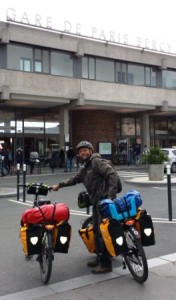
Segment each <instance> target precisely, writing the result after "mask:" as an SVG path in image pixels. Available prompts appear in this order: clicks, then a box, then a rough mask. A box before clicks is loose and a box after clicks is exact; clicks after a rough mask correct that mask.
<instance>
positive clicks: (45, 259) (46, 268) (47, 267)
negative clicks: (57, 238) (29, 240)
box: [38, 231, 53, 284]
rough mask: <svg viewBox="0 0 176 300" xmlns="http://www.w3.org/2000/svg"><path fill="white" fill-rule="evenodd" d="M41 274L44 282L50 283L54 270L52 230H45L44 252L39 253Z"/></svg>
mask: <svg viewBox="0 0 176 300" xmlns="http://www.w3.org/2000/svg"><path fill="white" fill-rule="evenodd" d="M38 260H39V265H40V275H41V280H42V282H43V283H45V284H46V283H48V281H49V280H50V277H51V272H52V261H53V249H52V231H45V232H44V236H43V240H42V253H40V254H39V259H38Z"/></svg>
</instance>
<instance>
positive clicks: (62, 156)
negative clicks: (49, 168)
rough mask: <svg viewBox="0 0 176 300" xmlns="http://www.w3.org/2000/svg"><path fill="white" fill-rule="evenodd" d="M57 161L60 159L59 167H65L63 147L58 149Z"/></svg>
mask: <svg viewBox="0 0 176 300" xmlns="http://www.w3.org/2000/svg"><path fill="white" fill-rule="evenodd" d="M59 159H60V163H59V167H60V168H63V166H64V165H65V150H64V147H62V148H61V149H60V152H59Z"/></svg>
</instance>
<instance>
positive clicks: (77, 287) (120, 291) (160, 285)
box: [0, 253, 176, 300]
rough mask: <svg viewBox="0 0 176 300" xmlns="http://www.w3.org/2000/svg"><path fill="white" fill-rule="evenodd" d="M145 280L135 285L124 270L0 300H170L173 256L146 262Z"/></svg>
mask: <svg viewBox="0 0 176 300" xmlns="http://www.w3.org/2000/svg"><path fill="white" fill-rule="evenodd" d="M148 265H149V277H148V280H147V281H146V282H145V283H144V284H139V283H137V282H136V281H135V280H134V279H133V277H132V276H131V274H129V272H128V270H123V269H122V267H118V268H114V269H113V272H112V273H107V274H101V275H93V274H90V275H86V276H82V277H78V278H73V279H70V280H66V281H63V282H58V283H54V284H48V285H46V286H45V285H44V286H41V287H38V288H34V289H31V290H26V291H22V292H18V293H15V294H9V295H5V296H1V297H0V300H12V299H13V300H23V299H25V300H107V299H112V300H113V299H114V300H122V299H124V300H125V299H128V300H135V299H136V300H138V299H142V300H157V299H158V298H159V299H160V300H166V299H167V300H173V299H175V294H176V284H175V282H176V253H173V254H170V255H165V256H161V257H159V258H154V259H150V260H148Z"/></svg>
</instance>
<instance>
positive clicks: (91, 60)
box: [89, 57, 95, 79]
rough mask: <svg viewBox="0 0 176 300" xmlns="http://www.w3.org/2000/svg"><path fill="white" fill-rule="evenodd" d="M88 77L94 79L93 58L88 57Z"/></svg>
mask: <svg viewBox="0 0 176 300" xmlns="http://www.w3.org/2000/svg"><path fill="white" fill-rule="evenodd" d="M89 79H95V58H91V57H89Z"/></svg>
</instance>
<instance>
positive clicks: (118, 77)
mask: <svg viewBox="0 0 176 300" xmlns="http://www.w3.org/2000/svg"><path fill="white" fill-rule="evenodd" d="M116 82H122V71H121V63H120V62H116Z"/></svg>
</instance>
